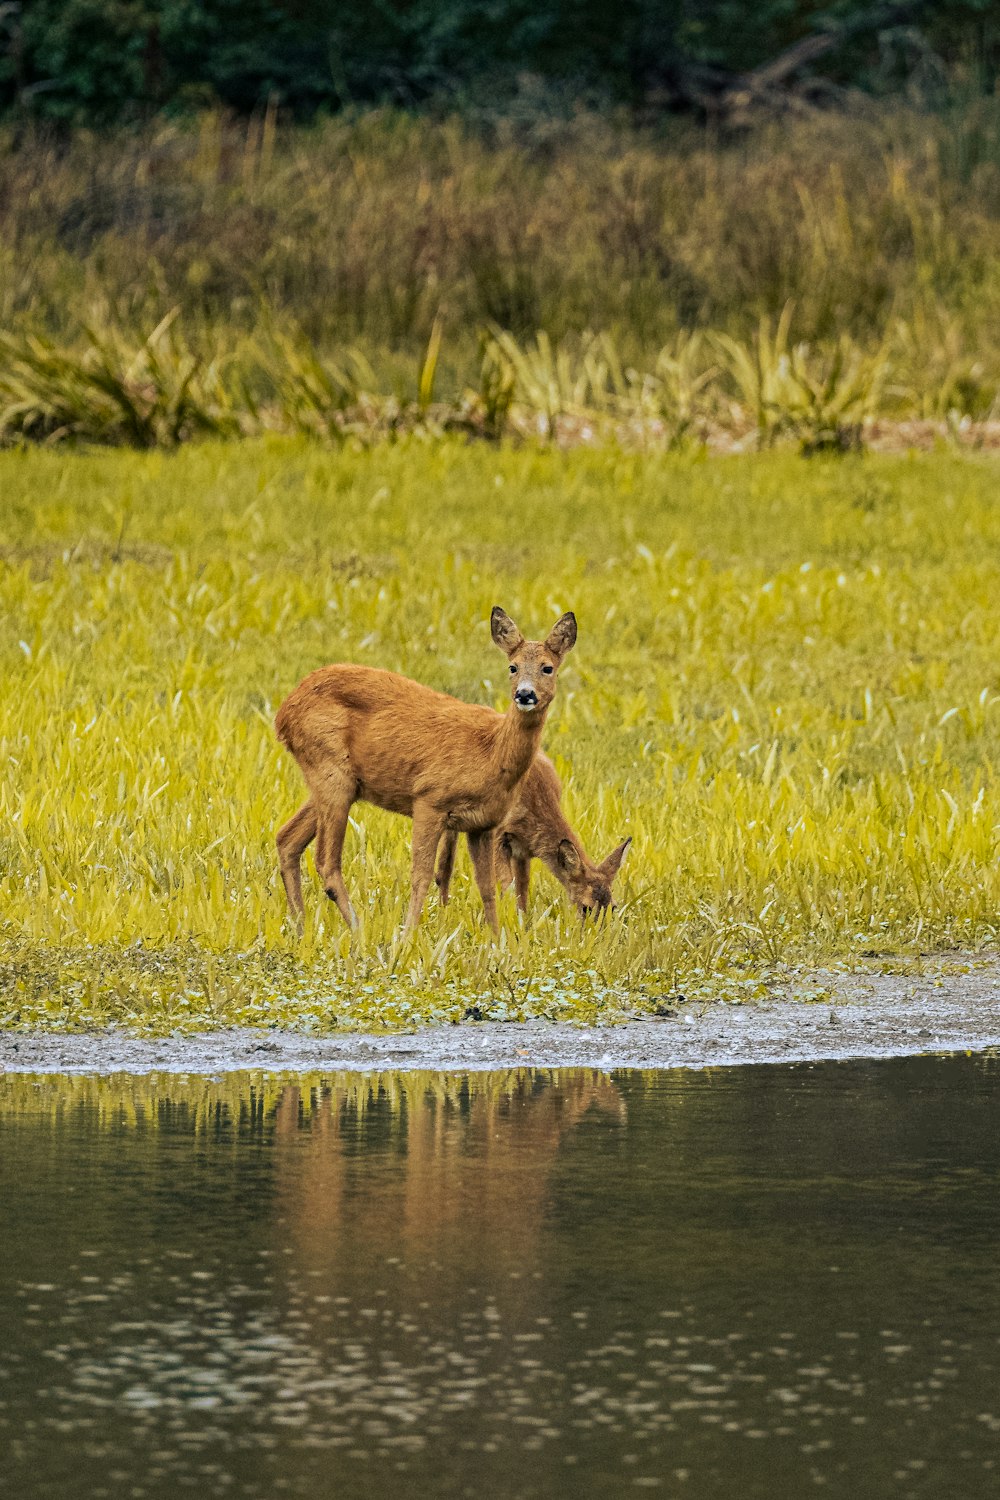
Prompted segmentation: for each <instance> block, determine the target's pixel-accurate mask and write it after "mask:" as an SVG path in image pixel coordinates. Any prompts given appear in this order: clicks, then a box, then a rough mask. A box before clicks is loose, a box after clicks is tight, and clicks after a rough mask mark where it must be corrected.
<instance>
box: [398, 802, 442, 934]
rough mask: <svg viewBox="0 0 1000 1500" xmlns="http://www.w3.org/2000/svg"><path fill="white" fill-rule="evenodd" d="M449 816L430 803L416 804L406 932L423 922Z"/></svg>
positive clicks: (414, 807)
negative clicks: (423, 914) (428, 893)
mask: <svg viewBox="0 0 1000 1500" xmlns="http://www.w3.org/2000/svg"><path fill="white" fill-rule="evenodd" d="M444 823H445V815H444V813H442V812H439V811H438V809H437V808H436V807H432V806H431V804H430V803H429V802H415V803H414V804H413V873H412V876H411V880H410V910H409V912H408V913H407V917H406V931H407V932H412V931H413V929H414V927H416V925H417V923H418V922H419V921H420V913H421V912H422V911H423V909H424V901H425V899H426V896H427V890H428V887H429V886H430V883H431V880H432V879H433V878H434V856H435V854H436V853H437V846H438V840H439V839H440V837H441V834H442V833H443V832H444Z"/></svg>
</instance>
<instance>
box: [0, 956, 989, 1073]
mask: <svg viewBox="0 0 1000 1500" xmlns="http://www.w3.org/2000/svg"><path fill="white" fill-rule="evenodd" d="M813 978H814V979H818V980H821V981H822V982H823V984H824V987H825V988H824V998H823V999H821V1000H808V1001H806V1000H795V999H784V998H778V999H773V1000H767V1001H761V1002H755V1003H747V1004H740V1005H734V1004H730V1003H727V1002H724V1001H720V1002H718V1003H715V1004H707V1005H704V1006H701V1005H697V1004H686V1005H683V1006H678V1008H677V1009H676V1010H675V1011H674V1012H673V1013H672V1014H670V1015H668V1016H665V1017H663V1018H649V1019H645V1018H643V1019H634V1018H633V1019H622V1020H615V1021H614V1022H612V1023H604V1024H600V1025H590V1026H584V1025H574V1024H569V1023H565V1022H555V1021H543V1020H535V1021H518V1022H497V1021H490V1022H474V1023H463V1024H460V1025H456V1026H429V1027H422V1028H419V1029H415V1030H414V1031H408V1032H398V1031H394V1032H375V1033H373V1032H368V1033H365V1032H346V1031H345V1032H331V1033H327V1034H323V1035H316V1034H311V1033H309V1032H306V1031H292V1030H278V1029H254V1028H251V1027H231V1028H225V1029H221V1030H218V1031H203V1032H195V1033H192V1034H190V1035H187V1036H164V1037H155V1036H154V1037H143V1036H133V1035H131V1034H129V1033H128V1032H126V1031H119V1030H118V1029H117V1028H110V1029H108V1030H106V1031H99V1032H42V1031H26V1032H17V1031H3V1032H0V1074H2V1073H66V1074H77V1075H79V1074H95V1075H107V1074H110V1073H133V1074H149V1073H164V1074H181V1073H183V1074H207V1075H213V1076H214V1075H218V1074H221V1073H230V1072H243V1071H253V1072H260V1071H264V1072H268V1073H295V1072H310V1073H312V1072H362V1073H382V1072H389V1071H395V1070H401V1071H407V1072H410V1071H414V1070H427V1071H435V1072H447V1073H470V1072H487V1071H495V1070H505V1069H509V1068H521V1067H528V1068H543V1069H553V1068H571V1067H582V1068H597V1069H601V1070H604V1071H611V1070H615V1069H624V1068H648V1069H667V1068H695V1069H700V1068H713V1067H737V1066H740V1065H743V1064H748V1063H791V1062H795V1063H810V1062H826V1061H837V1060H844V1059H847V1058H872V1059H876V1058H889V1057H906V1056H913V1055H917V1054H921V1053H935V1052H955V1051H977V1052H978V1051H984V1050H987V1049H989V1048H992V1047H998V1048H1000V966H998V965H996V964H995V963H992V962H991V963H989V964H988V965H982V966H981V967H977V968H974V969H971V970H970V971H969V972H967V973H962V974H942V973H937V974H935V973H926V974H921V975H920V976H914V975H912V974H854V975H846V974H845V975H841V974H836V975H832V974H829V975H828V974H823V975H816V976H813Z"/></svg>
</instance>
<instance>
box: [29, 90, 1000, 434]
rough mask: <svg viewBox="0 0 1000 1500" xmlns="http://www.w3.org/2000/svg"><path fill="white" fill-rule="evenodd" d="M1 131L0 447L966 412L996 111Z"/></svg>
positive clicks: (573, 430)
mask: <svg viewBox="0 0 1000 1500" xmlns="http://www.w3.org/2000/svg"><path fill="white" fill-rule="evenodd" d="M271 124H273V121H271ZM265 141H267V145H265V144H264V142H265ZM1 147H3V148H0V245H1V246H3V248H1V249H0V332H1V335H3V338H1V342H0V441H6V443H10V441H31V440H36V441H57V440H63V438H79V440H88V441H102V443H127V444H132V446H150V444H162V446H171V444H175V443H178V441H184V440H186V438H189V437H196V435H202V434H207V432H213V434H223V435H232V434H244V432H259V431H268V429H277V431H285V432H301V434H307V435H310V437H316V438H321V440H324V441H334V443H339V441H342V440H343V438H345V435H348V437H349V435H351V434H358V435H361V437H372V435H379V434H397V432H399V431H400V429H403V428H408V426H420V428H424V429H427V431H441V429H444V428H454V426H459V428H463V429H465V431H472V432H483V434H484V435H487V437H498V435H502V434H504V432H507V431H514V432H531V434H534V435H540V437H541V438H544V440H553V438H555V440H564V438H580V437H585V438H589V437H600V435H607V434H609V432H615V434H616V435H618V437H627V438H628V440H631V441H643V443H649V441H654V443H663V444H666V446H678V444H684V443H688V441H700V440H705V438H709V440H726V441H732V440H733V438H747V437H750V438H751V440H756V441H759V443H760V444H763V446H766V444H769V443H772V441H775V440H783V438H789V440H793V441H796V443H799V444H801V446H802V447H804V449H807V450H814V449H829V447H832V449H841V450H843V449H850V447H853V446H856V444H858V441H859V438H862V437H864V429H865V426H867V425H870V423H871V422H873V420H874V419H891V420H913V419H919V420H933V422H937V423H939V425H940V423H948V425H949V426H951V429H952V431H955V432H958V431H960V429H961V428H963V426H964V425H967V423H969V422H972V423H982V422H987V420H990V419H993V417H994V416H996V408H997V392H999V389H1000V338H999V336H997V332H996V330H997V329H1000V293H999V291H997V288H999V287H1000V251H999V249H997V246H999V245H1000V237H999V236H997V222H999V219H1000V107H999V105H997V104H996V101H988V99H985V101H976V102H975V104H970V105H967V107H964V108H963V110H957V111H954V113H952V114H948V115H937V117H936V115H922V114H919V113H907V111H906V110H901V108H895V107H894V110H892V111H889V110H883V108H879V107H874V105H864V107H859V113H856V114H855V115H852V118H850V120H846V118H840V117H835V115H825V117H813V118H804V120H796V121H793V123H790V124H786V126H771V127H762V129H757V130H754V132H748V133H744V135H739V136H723V135H720V133H718V132H699V130H696V129H694V127H691V126H673V127H670V129H666V127H664V129H663V130H660V132H654V130H639V129H634V127H630V126H628V124H625V123H624V121H621V120H607V118H604V120H601V118H597V117H589V115H582V117H579V118H576V120H570V121H567V123H553V121H549V123H546V124H544V126H543V123H540V121H535V123H534V124H531V123H528V124H517V126H514V124H513V123H510V124H507V126H499V124H498V126H495V127H493V129H492V130H490V132H484V130H475V129H474V127H471V126H468V124H462V123H459V121H454V120H444V121H433V120H429V118H411V117H408V115H405V114H393V113H387V111H376V113H370V114H363V115H357V117H351V115H343V117H340V118H336V120H330V121H325V123H322V124H318V126H315V127H312V129H295V127H286V129H277V130H274V129H268V132H264V133H262V132H261V130H259V121H256V123H255V121H250V123H246V121H243V123H240V121H232V120H226V118H223V117H220V115H216V114H207V115H204V117H202V118H201V120H199V121H198V123H195V124H187V126H183V124H177V123H163V121H160V123H157V124H154V126H150V127H147V129H144V130H135V132H132V133H127V132H118V133H115V135H108V136H96V135H88V133H78V135H75V136H72V138H69V139H48V138H45V136H43V135H36V136H21V138H18V141H16V144H15V139H13V136H12V135H7V138H6V141H4V142H1ZM585 429H586V431H585Z"/></svg>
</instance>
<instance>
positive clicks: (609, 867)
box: [601, 838, 632, 881]
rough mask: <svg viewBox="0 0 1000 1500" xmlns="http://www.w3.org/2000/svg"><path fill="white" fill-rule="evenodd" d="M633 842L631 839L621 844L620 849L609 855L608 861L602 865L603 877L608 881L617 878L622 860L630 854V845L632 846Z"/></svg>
mask: <svg viewBox="0 0 1000 1500" xmlns="http://www.w3.org/2000/svg"><path fill="white" fill-rule="evenodd" d="M631 842H632V840H631V838H627V839H626V840H625V842H624V843H622V844H619V845H618V848H617V849H615V850H614V852H613V853H612V854H609V855H608V857H607V859H606V860H605V861H604V863H603V864H602V865H601V873H602V875H604V877H605V879H606V880H609V881H611V880H614V878H615V876H616V875H617V874H618V871H619V870H620V869H621V863H622V860H623V859H624V858H625V855H626V854H627V853H628V846H629V844H631Z"/></svg>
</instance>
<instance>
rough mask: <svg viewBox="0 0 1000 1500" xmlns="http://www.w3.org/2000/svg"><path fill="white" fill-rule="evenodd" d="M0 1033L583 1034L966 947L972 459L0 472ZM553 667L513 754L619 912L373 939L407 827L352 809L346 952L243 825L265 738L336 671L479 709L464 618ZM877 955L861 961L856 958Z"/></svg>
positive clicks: (983, 627) (977, 800) (385, 452)
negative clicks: (633, 1015)
mask: <svg viewBox="0 0 1000 1500" xmlns="http://www.w3.org/2000/svg"><path fill="white" fill-rule="evenodd" d="M0 484H2V488H3V493H4V498H5V505H4V507H3V511H2V513H0V547H2V558H3V561H2V564H0V623H2V630H0V659H2V660H0V666H2V672H0V681H2V689H0V812H2V818H0V905H2V926H0V964H2V966H3V969H2V973H3V985H2V996H3V1002H2V1012H0V1019H2V1020H3V1021H4V1022H5V1023H6V1024H26V1023H28V1022H38V1021H40V1020H41V1021H45V1022H48V1023H51V1024H56V1025H74V1024H80V1023H83V1022H85V1021H87V1020H93V1019H107V1018H109V1017H116V1018H118V1019H122V1020H126V1021H129V1022H134V1023H137V1024H144V1025H151V1026H154V1027H164V1028H170V1027H177V1026H181V1027H184V1026H187V1025H190V1024H192V1023H193V1021H195V1020H198V1021H200V1022H204V1021H206V1020H208V1021H211V1020H235V1019H242V1020H249V1021H267V1020H294V1021H296V1022H297V1023H299V1024H307V1025H317V1026H323V1025H329V1024H332V1023H334V1022H336V1021H337V1020H338V1019H339V1021H341V1022H343V1023H349V1024H359V1023H379V1022H386V1023H389V1024H396V1025H405V1024H410V1023H412V1022H413V1021H415V1020H417V1019H424V1018H439V1019H453V1018H457V1017H460V1016H462V1015H463V1014H464V1013H465V1011H466V1010H467V1009H468V1008H471V1007H478V1009H479V1010H480V1012H482V1013H484V1014H489V1015H495V1016H504V1015H520V1014H525V1013H529V1014H544V1015H554V1016H573V1015H579V1016H593V1015H595V1014H598V1013H601V1012H602V1010H604V1009H607V1008H611V1009H615V1008H620V1007H622V1006H626V1007H630V1008H631V1007H635V1008H640V1009H641V1008H643V1007H645V1006H649V1005H653V1004H656V1003H658V1000H657V997H659V996H661V995H663V994H668V993H669V994H673V993H675V992H677V991H678V990H679V991H681V992H683V993H684V994H686V995H688V996H689V997H691V996H697V995H701V994H708V993H712V994H717V993H723V994H726V995H729V996H731V997H737V998H738V997H739V996H740V995H743V994H746V993H751V994H752V993H757V992H758V986H759V985H760V984H761V982H762V981H764V980H766V979H768V977H769V976H773V975H774V974H775V973H781V972H785V971H786V969H787V966H789V965H792V966H801V965H805V966H810V965H813V964H816V963H824V962H830V961H836V962H841V961H844V962H857V961H859V959H860V956H861V955H865V954H867V955H871V954H876V955H881V956H884V957H885V959H886V961H896V960H897V959H899V957H900V956H906V955H915V954H919V953H921V952H924V951H926V950H928V949H932V950H941V949H943V948H948V947H953V946H954V947H959V948H961V949H963V950H964V949H968V948H974V947H976V946H977V945H983V944H988V943H992V942H994V941H995V938H996V913H997V910H998V908H1000V859H998V854H1000V846H998V839H1000V834H998V829H1000V790H998V783H997V774H996V771H997V766H998V764H1000V679H998V676H997V664H996V649H995V647H996V609H995V601H996V599H997V598H998V597H1000V575H998V564H997V557H998V556H1000V552H998V547H997V543H998V541H1000V534H998V518H997V517H998V513H997V507H996V505H995V492H996V466H995V464H994V463H993V462H991V461H989V460H987V459H983V458H975V457H969V456H965V457H957V456H948V455H946V454H938V455H931V456H926V457H923V458H920V459H917V458H893V459H889V458H880V457H874V458H869V459H866V460H864V461H863V462H859V461H857V460H854V459H852V458H850V457H848V458H847V459H846V460H843V459H841V460H838V461H837V462H833V461H831V460H827V459H824V458H822V457H819V458H817V459H816V460H815V461H814V462H813V463H812V464H809V465H806V464H803V463H802V461H801V460H800V459H798V458H796V457H795V456H794V455H789V454H774V453H764V454H759V455H754V454H747V455H744V456H742V457H740V458H739V459H711V460H709V461H707V462H705V461H695V460H692V459H689V458H686V457H684V456H671V455H663V454H661V455H650V454H644V455H640V454H629V453H627V452H625V451H623V450H622V449H621V448H619V447H617V446H609V447H607V448H602V449H597V450H587V449H585V448H578V449H575V450H573V451H572V452H568V453H564V452H560V451H559V450H558V449H556V448H554V447H549V448H544V449H542V448H537V447H524V448H521V449H516V448H512V447H510V446H508V445H500V446H497V447H490V446H487V445H478V446H471V447H470V446H469V445H467V444H464V443H462V442H460V441H456V440H442V441H439V442H435V443H427V442H421V441H417V440H413V439H404V440H401V441H399V442H397V443H395V444H393V445H384V444H383V445H378V446H376V447H373V448H371V449H369V450H361V449H357V448H354V447H351V446H346V447H342V448H340V449H339V450H338V451H336V452H334V453H331V452H329V451H326V450H325V449H323V448H322V447H318V446H317V445H315V444H313V443H310V442H308V441H306V440H302V439H300V440H291V441H290V440H287V439H276V438H269V439H264V440H258V441H254V442H252V443H246V444H243V445H239V446H221V445H204V444H203V445H197V446H193V447H190V448H187V449H182V450H180V451H179V452H176V453H174V454H170V455H167V454H163V453H160V452H152V453H113V452H112V453H90V454H87V455H73V454H66V453H62V454H56V453H51V452H44V451H39V450H34V449H28V450H24V451H22V452H15V453H7V454H5V455H2V456H0ZM494 601H502V602H503V603H504V605H505V606H506V607H507V608H508V609H509V610H510V611H511V613H513V614H514V616H515V618H517V619H518V620H519V621H521V622H523V623H524V624H525V626H526V627H527V626H532V624H533V626H534V628H538V627H539V626H540V625H542V624H544V623H545V621H546V620H549V619H551V618H553V617H554V615H555V614H556V613H558V612H559V611H560V610H561V609H563V608H568V607H572V608H574V609H576V611H577V613H578V616H579V619H580V641H579V645H578V648H577V650H576V652H574V655H573V657H572V658H571V659H570V662H569V663H568V664H567V668H566V670H565V672H564V674H563V677H562V678H561V681H560V693H559V697H558V699H557V703H556V708H555V710H554V712H553V715H552V717H551V719H550V722H549V724H548V726H547V729H546V736H545V743H546V748H547V749H548V750H549V752H550V754H552V755H553V756H554V757H555V760H556V763H557V765H558V766H559V769H560V772H561V774H562V775H563V778H564V781H565V783H566V803H567V811H568V814H569V816H570V817H571V819H572V820H573V821H574V822H575V823H576V825H577V826H578V827H579V829H580V832H581V835H582V837H583V839H584V842H585V844H586V846H587V848H588V849H589V850H591V851H593V852H594V853H595V854H596V855H603V854H604V853H606V852H607V851H608V850H609V849H610V848H612V847H613V846H614V845H615V844H616V843H617V842H618V841H619V840H620V839H621V838H622V837H623V836H624V835H625V834H626V833H631V834H632V835H633V837H634V840H635V842H634V844H633V847H632V849H631V850H630V852H629V856H628V859H627V860H626V863H625V866H624V868H623V872H622V876H621V882H620V885H621V892H620V893H621V908H620V910H619V912H618V913H617V914H616V916H615V918H614V920H613V921H611V922H608V923H606V924H604V925H601V926H599V925H596V924H589V925H587V926H585V927H581V925H580V922H579V920H578V918H577V917H576V916H575V914H574V913H573V912H572V911H571V910H570V909H569V907H568V906H567V905H566V903H565V901H564V899H563V895H562V892H561V890H560V889H559V888H558V887H557V886H556V885H555V884H554V883H553V882H551V881H550V880H549V879H548V877H547V876H546V875H545V874H544V872H539V874H537V875H536V879H535V890H534V898H533V915H532V921H531V923H530V924H528V925H522V924H521V923H520V922H519V920H518V918H517V915H516V913H515V910H514V907H513V903H512V902H511V901H510V899H509V898H508V899H507V901H506V903H505V904H504V907H503V934H502V937H501V940H500V942H499V944H491V943H490V942H489V941H488V940H487V937H486V935H485V933H484V932H483V931H482V928H481V920H480V915H479V906H478V903H477V899H476V898H475V896H474V894H473V892H472V882H471V880H470V879H469V878H468V870H467V869H464V875H465V878H464V879H463V878H462V874H463V870H462V869H460V871H459V872H458V875H457V876H456V882H455V902H454V904H453V905H450V906H449V907H448V908H447V909H446V910H445V911H444V912H441V911H438V910H436V909H435V907H434V903H433V900H432V901H431V902H430V903H429V906H428V911H427V914H426V918H425V921H424V923H423V924H422V926H421V927H420V929H419V930H418V932H417V933H416V935H415V936H414V937H413V938H412V939H411V940H408V941H406V942H404V941H402V940H401V939H400V936H399V933H400V927H401V922H402V917H403V914H404V907H405V902H406V894H407V870H408V843H409V832H410V829H409V824H408V823H407V822H406V820H404V819H401V818H393V817H391V816H389V815H387V814H382V813H380V812H378V811H376V810H373V809H370V808H366V807H362V806H359V807H358V808H356V809H355V812H354V816H353V820H352V826H351V829H350V831H349V834H348V845H347V852H346V861H345V872H346V876H347V880H348V883H349V886H350V888H351V891H352V896H353V898H354V901H355V905H356V907H357V909H358V911H359V913H360V914H361V917H362V930H361V932H360V934H359V936H358V937H357V938H356V939H355V941H354V942H353V943H352V942H351V939H350V937H349V935H348V933H347V932H346V929H344V927H343V925H342V924H341V922H340V920H339V918H338V916H337V914H336V913H335V912H333V911H332V908H331V907H330V906H329V904H328V903H325V902H323V901H321V900H320V897H319V893H318V890H317V888H316V886H315V884H314V883H313V882H312V881H311V880H310V881H309V882H307V901H308V913H309V920H308V926H307V932H306V936H305V938H304V939H303V940H301V941H300V940H299V939H298V938H297V936H296V935H295V932H294V930H293V928H292V927H291V926H290V924H289V923H288V922H287V920H286V917H285V910H284V899H283V895H282V892H281V886H280V881H279V879H278V876H277V869H276V860H275V851H274V844H273V835H274V832H275V829H276V826H277V824H278V822H279V821H280V820H281V819H283V818H284V817H285V816H287V815H288V814H289V813H291V812H292V811H293V810H294V809H295V807H296V806H298V805H299V803H300V801H301V800H303V798H304V789H303V787H302V784H301V782H300V780H299V778H298V774H297V772H296V770H295V767H294V765H293V764H292V763H291V762H290V760H289V759H288V757H287V756H285V755H283V754H282V752H281V751H280V749H279V747H278V745H277V744H276V742H275V739H274V735H273V731H272V727H271V717H272V713H273V710H274V709H275V707H276V706H277V704H278V702H279V701H280V699H281V698H282V697H283V695H284V694H285V693H286V692H287V691H288V690H289V689H290V688H291V687H292V686H294V684H295V683H296V682H297V681H298V680H299V679H300V678H301V677H302V676H303V675H304V674H305V673H306V672H307V671H308V670H310V669H311V668H313V667H315V666H317V665H320V664H321V663H323V662H326V661H331V660H337V659H345V658H346V659H353V660H357V661H361V662H368V663H371V664H373V665H379V666H385V667H390V668H394V669H398V670H401V671H404V672H407V673H409V674H410V675H413V676H416V677H418V678H419V679H421V680H423V681H426V682H429V683H431V684H433V685H434V686H437V687H439V688H442V689H444V690H445V691H449V692H452V693H455V694H457V695H458V696H460V697H463V698H465V699H467V700H470V701H480V702H484V701H485V702H497V701H500V695H501V694H502V684H501V683H500V680H499V676H498V671H499V667H500V666H501V665H502V662H501V659H500V657H499V656H498V654H497V653H496V651H495V649H494V648H493V647H492V646H491V644H490V642H489V638H488V628H487V623H486V621H487V617H488V613H489V607H490V605H491V604H492V603H493V602H494ZM868 961H870V960H868Z"/></svg>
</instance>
